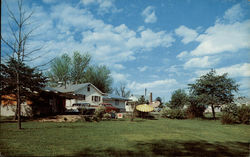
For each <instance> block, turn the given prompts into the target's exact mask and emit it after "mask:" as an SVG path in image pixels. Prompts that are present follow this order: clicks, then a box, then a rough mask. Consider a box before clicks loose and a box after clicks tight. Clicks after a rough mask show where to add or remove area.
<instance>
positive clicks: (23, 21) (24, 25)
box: [1, 0, 41, 129]
mask: <svg viewBox="0 0 250 157" xmlns="http://www.w3.org/2000/svg"><path fill="white" fill-rule="evenodd" d="M5 4H6V7H7V9H8V16H9V18H10V20H9V21H8V24H9V28H10V34H9V36H8V39H7V38H3V37H2V35H1V40H2V41H3V43H4V44H5V45H6V46H7V47H8V48H9V49H10V51H11V52H12V53H8V52H7V53H6V55H7V56H8V57H10V58H15V59H16V61H17V62H18V64H17V65H16V84H17V86H16V89H17V90H16V91H17V92H16V97H17V117H18V129H21V98H20V93H21V92H22V91H21V88H20V81H22V80H20V74H21V73H20V67H19V65H20V64H21V63H24V62H27V61H33V60H34V59H36V58H39V56H38V57H35V58H32V56H34V53H35V52H37V51H39V50H40V49H41V47H39V48H36V49H33V50H29V49H28V48H27V43H28V42H29V40H30V37H31V35H32V32H33V31H34V30H35V29H36V28H37V27H36V28H30V27H29V26H30V25H31V24H32V23H31V22H30V21H31V17H32V15H33V13H34V12H33V11H32V12H29V13H28V12H27V11H25V10H24V8H23V1H22V0H18V1H17V6H18V9H17V15H15V14H14V12H13V11H12V10H11V9H10V8H9V6H8V4H7V3H6V1H5Z"/></svg>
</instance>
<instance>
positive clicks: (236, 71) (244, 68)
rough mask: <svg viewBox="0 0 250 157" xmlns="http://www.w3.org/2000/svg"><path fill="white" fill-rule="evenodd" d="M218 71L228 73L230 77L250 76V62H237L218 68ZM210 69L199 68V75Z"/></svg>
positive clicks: (218, 72) (197, 72) (220, 73)
mask: <svg viewBox="0 0 250 157" xmlns="http://www.w3.org/2000/svg"><path fill="white" fill-rule="evenodd" d="M215 70H216V73H217V74H219V75H222V74H224V73H228V75H229V77H250V63H242V64H235V65H231V66H227V67H222V68H216V69H215ZM209 71H210V70H198V71H196V72H195V73H196V74H197V75H198V76H201V75H204V74H206V73H208V72H209Z"/></svg>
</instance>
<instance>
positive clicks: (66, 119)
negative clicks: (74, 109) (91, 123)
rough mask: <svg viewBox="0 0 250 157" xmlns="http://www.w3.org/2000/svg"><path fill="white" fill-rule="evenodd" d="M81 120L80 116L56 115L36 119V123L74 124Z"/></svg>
mask: <svg viewBox="0 0 250 157" xmlns="http://www.w3.org/2000/svg"><path fill="white" fill-rule="evenodd" d="M80 119H82V117H81V115H57V116H51V117H47V118H41V119H38V120H37V121H38V122H76V121H78V120H80Z"/></svg>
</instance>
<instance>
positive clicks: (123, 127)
mask: <svg viewBox="0 0 250 157" xmlns="http://www.w3.org/2000/svg"><path fill="white" fill-rule="evenodd" d="M22 126H23V128H24V129H23V130H17V129H16V128H17V125H16V123H9V122H2V123H0V127H1V128H0V129H1V130H0V131H1V132H0V152H1V154H2V155H4V156H22V155H23V156H179V155H184V156H190V155H193V156H248V155H249V149H250V146H249V142H250V126H249V125H222V124H221V123H220V121H218V120H217V121H213V120H199V119H196V120H170V119H158V120H142V119H136V120H135V122H130V121H129V120H124V121H101V122H99V123H97V122H75V123H66V122H65V123H55V122H44V123H42V122H23V124H22Z"/></svg>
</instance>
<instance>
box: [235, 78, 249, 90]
mask: <svg viewBox="0 0 250 157" xmlns="http://www.w3.org/2000/svg"><path fill="white" fill-rule="evenodd" d="M237 84H239V85H240V89H243V90H244V89H248V92H249V89H250V78H249V77H248V78H243V79H241V80H240V81H239V82H237Z"/></svg>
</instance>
